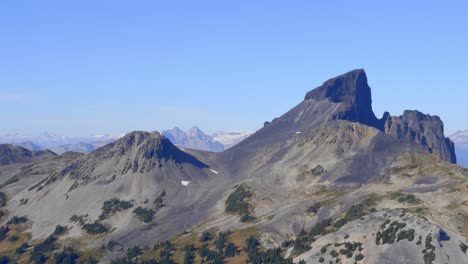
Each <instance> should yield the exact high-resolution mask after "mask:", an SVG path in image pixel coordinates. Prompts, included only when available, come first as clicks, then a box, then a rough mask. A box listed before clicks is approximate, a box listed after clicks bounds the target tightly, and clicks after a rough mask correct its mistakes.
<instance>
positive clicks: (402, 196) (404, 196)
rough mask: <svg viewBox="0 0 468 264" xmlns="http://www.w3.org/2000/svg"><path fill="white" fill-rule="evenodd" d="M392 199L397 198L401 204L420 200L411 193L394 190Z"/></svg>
mask: <svg viewBox="0 0 468 264" xmlns="http://www.w3.org/2000/svg"><path fill="white" fill-rule="evenodd" d="M391 197H392V199H395V200H398V202H399V203H402V204H419V203H420V201H419V199H418V198H416V196H414V194H412V193H403V192H396V193H392V196H391Z"/></svg>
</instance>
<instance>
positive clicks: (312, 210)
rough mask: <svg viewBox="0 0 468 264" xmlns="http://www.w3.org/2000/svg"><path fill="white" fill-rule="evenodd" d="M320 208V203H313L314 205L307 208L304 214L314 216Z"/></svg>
mask: <svg viewBox="0 0 468 264" xmlns="http://www.w3.org/2000/svg"><path fill="white" fill-rule="evenodd" d="M321 207H322V205H321V204H320V203H315V204H313V205H311V206H309V207H308V208H307V210H306V212H307V213H311V214H316V213H317V212H318V210H319V209H320V208H321Z"/></svg>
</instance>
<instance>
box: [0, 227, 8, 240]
mask: <svg viewBox="0 0 468 264" xmlns="http://www.w3.org/2000/svg"><path fill="white" fill-rule="evenodd" d="M9 231H10V228H9V227H8V226H2V227H0V241H3V240H5V239H6V237H7V234H8V232H9Z"/></svg>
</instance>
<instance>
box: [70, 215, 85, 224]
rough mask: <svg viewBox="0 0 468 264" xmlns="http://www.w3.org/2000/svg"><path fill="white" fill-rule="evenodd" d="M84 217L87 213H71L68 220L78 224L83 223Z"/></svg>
mask: <svg viewBox="0 0 468 264" xmlns="http://www.w3.org/2000/svg"><path fill="white" fill-rule="evenodd" d="M86 217H87V215H83V214H81V215H72V216H71V217H70V222H73V223H78V224H79V225H80V226H82V225H84V224H85V223H86Z"/></svg>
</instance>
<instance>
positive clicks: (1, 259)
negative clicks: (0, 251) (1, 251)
mask: <svg viewBox="0 0 468 264" xmlns="http://www.w3.org/2000/svg"><path fill="white" fill-rule="evenodd" d="M8 263H10V259H9V258H8V257H7V256H3V255H2V256H0V264H8Z"/></svg>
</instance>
